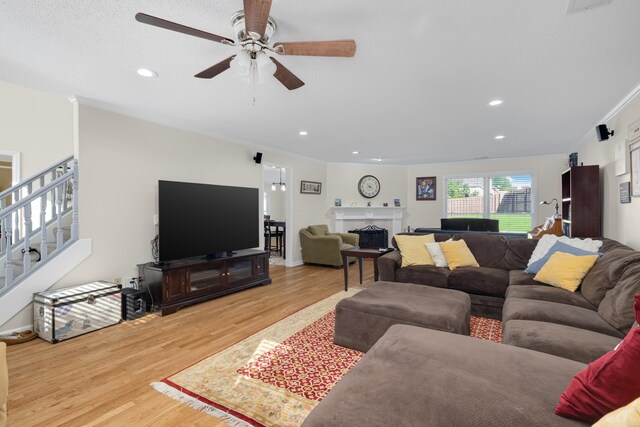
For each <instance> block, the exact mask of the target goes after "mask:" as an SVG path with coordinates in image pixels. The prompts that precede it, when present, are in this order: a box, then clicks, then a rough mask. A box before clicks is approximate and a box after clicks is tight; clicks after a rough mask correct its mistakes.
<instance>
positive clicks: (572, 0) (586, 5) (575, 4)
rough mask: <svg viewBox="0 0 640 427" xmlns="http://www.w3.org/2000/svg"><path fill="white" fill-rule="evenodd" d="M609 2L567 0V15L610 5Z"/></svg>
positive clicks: (603, 0) (604, 0) (602, 0)
mask: <svg viewBox="0 0 640 427" xmlns="http://www.w3.org/2000/svg"><path fill="white" fill-rule="evenodd" d="M610 3H611V0H569V7H567V15H569V14H572V13H578V12H584V11H585V10H589V9H593V8H595V7H599V6H605V5H607V4H610Z"/></svg>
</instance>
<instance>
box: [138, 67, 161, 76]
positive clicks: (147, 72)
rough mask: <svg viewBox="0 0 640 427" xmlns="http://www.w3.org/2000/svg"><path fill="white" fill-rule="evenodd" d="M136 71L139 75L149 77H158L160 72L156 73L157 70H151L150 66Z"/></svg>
mask: <svg viewBox="0 0 640 427" xmlns="http://www.w3.org/2000/svg"><path fill="white" fill-rule="evenodd" d="M136 73H138V75H139V76H142V77H148V78H152V77H158V73H156V72H155V71H152V70H149V69H148V68H138V70H137V71H136Z"/></svg>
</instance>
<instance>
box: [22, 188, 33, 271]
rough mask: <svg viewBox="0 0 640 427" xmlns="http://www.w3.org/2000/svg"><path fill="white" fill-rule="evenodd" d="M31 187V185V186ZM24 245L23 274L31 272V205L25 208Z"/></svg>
mask: <svg viewBox="0 0 640 427" xmlns="http://www.w3.org/2000/svg"><path fill="white" fill-rule="evenodd" d="M29 186H31V184H29ZM23 209H24V244H23V245H22V250H23V251H24V256H23V257H22V259H23V263H24V270H23V274H25V273H27V272H28V271H30V270H31V256H30V254H29V249H30V247H31V246H30V243H31V203H29V204H27V205H25V206H24V208H23Z"/></svg>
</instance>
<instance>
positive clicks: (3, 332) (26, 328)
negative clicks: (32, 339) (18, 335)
mask: <svg viewBox="0 0 640 427" xmlns="http://www.w3.org/2000/svg"><path fill="white" fill-rule="evenodd" d="M22 331H33V324H31V325H24V326H19V327H17V328H13V329H3V330H0V335H11V334H12V333H14V332H22Z"/></svg>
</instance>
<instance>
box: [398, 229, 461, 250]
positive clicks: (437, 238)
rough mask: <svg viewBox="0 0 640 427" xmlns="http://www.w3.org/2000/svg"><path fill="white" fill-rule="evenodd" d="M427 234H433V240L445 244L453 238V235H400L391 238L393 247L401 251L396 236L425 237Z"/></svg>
mask: <svg viewBox="0 0 640 427" xmlns="http://www.w3.org/2000/svg"><path fill="white" fill-rule="evenodd" d="M425 234H433V238H434V240H435V241H436V242H445V241H447V240H449V239H450V238H451V234H448V233H398V234H394V235H393V237H391V246H393V247H394V248H395V249H399V248H398V242H397V241H396V236H424V235H425Z"/></svg>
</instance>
